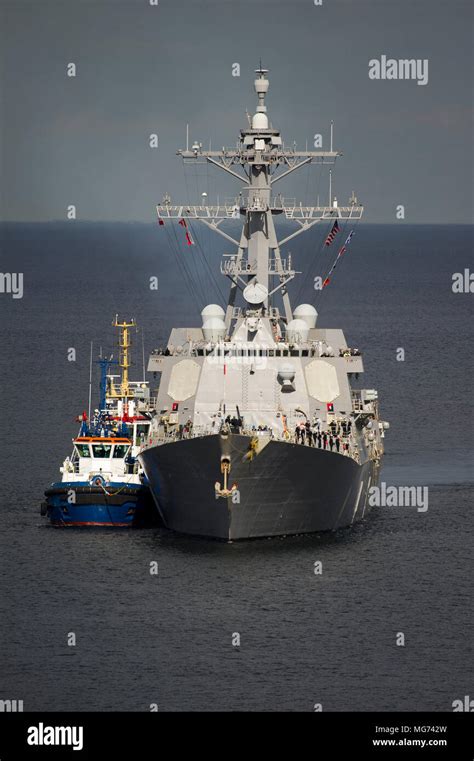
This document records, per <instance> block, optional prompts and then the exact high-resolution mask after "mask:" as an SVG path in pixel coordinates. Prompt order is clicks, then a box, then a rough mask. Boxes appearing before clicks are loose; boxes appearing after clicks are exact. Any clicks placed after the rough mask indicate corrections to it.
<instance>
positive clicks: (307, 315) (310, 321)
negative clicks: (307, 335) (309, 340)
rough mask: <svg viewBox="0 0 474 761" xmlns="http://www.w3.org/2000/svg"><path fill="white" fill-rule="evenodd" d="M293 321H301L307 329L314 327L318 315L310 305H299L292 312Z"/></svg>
mask: <svg viewBox="0 0 474 761" xmlns="http://www.w3.org/2000/svg"><path fill="white" fill-rule="evenodd" d="M293 315H294V317H295V319H297V320H303V322H305V323H306V325H307V326H308V328H315V327H316V320H317V319H318V313H317V311H316V309H315V308H314V307H313V306H312V305H311V304H300V305H299V306H297V307H296V309H295V311H294V312H293Z"/></svg>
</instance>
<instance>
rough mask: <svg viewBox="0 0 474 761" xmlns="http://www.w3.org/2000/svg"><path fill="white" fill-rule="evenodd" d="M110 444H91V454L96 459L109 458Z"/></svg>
mask: <svg viewBox="0 0 474 761" xmlns="http://www.w3.org/2000/svg"><path fill="white" fill-rule="evenodd" d="M111 449H112V444H92V452H93V455H94V457H96V458H100V459H102V458H104V457H110V451H111Z"/></svg>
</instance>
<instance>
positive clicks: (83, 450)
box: [76, 444, 91, 457]
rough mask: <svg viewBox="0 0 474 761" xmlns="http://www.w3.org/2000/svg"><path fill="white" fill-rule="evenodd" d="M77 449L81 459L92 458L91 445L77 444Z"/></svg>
mask: <svg viewBox="0 0 474 761" xmlns="http://www.w3.org/2000/svg"><path fill="white" fill-rule="evenodd" d="M76 449H77V453H78V455H79V457H90V456H91V453H90V449H89V444H76Z"/></svg>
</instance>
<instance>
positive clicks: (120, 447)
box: [112, 444, 128, 460]
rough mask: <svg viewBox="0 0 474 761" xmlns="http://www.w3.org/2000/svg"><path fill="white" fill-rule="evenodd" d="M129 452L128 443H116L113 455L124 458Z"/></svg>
mask: <svg viewBox="0 0 474 761" xmlns="http://www.w3.org/2000/svg"><path fill="white" fill-rule="evenodd" d="M127 452H128V444H116V445H115V447H114V453H113V455H112V457H114V458H116V459H120V460H122V459H123V458H124V457H125V455H126V454H127Z"/></svg>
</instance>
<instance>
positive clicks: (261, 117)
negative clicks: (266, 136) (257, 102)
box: [252, 112, 268, 129]
mask: <svg viewBox="0 0 474 761" xmlns="http://www.w3.org/2000/svg"><path fill="white" fill-rule="evenodd" d="M252 129H268V116H267V115H266V114H262V113H261V112H257V113H256V114H254V115H253V116H252Z"/></svg>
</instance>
